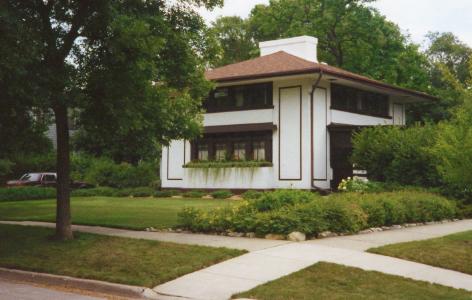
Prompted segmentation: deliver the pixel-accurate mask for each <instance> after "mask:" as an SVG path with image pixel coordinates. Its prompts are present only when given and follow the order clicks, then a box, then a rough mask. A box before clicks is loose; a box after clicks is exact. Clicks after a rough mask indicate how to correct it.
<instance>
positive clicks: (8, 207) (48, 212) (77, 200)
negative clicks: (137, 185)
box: [0, 197, 235, 230]
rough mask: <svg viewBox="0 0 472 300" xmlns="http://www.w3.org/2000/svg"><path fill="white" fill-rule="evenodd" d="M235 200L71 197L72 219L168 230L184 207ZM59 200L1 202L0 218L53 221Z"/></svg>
mask: <svg viewBox="0 0 472 300" xmlns="http://www.w3.org/2000/svg"><path fill="white" fill-rule="evenodd" d="M234 202H235V201H232V200H214V199H192V198H185V199H174V198H159V199H156V198H117V197H74V198H72V199H71V208H72V222H73V223H74V224H82V225H99V226H107V227H116V228H126V229H133V230H143V229H146V228H150V227H154V228H156V229H159V230H161V229H166V228H170V227H174V226H176V225H177V220H178V217H177V215H178V213H179V212H180V211H181V210H182V209H183V208H184V207H196V208H198V209H200V210H202V211H206V210H210V209H214V208H217V207H229V206H231V205H232V204H233V203H234ZM55 216H56V201H55V200H52V199H49V200H34V201H9V202H0V220H3V221H7V220H9V221H45V222H54V221H55Z"/></svg>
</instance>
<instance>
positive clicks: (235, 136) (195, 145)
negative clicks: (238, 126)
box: [191, 131, 272, 162]
mask: <svg viewBox="0 0 472 300" xmlns="http://www.w3.org/2000/svg"><path fill="white" fill-rule="evenodd" d="M191 145H192V148H191V152H192V161H207V160H219V161H221V160H226V161H229V160H246V161H252V160H257V161H269V162H272V131H255V132H236V133H217V134H205V135H204V136H203V137H202V138H199V139H197V140H195V141H193V142H192V143H191Z"/></svg>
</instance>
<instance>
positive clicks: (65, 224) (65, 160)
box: [54, 105, 74, 240]
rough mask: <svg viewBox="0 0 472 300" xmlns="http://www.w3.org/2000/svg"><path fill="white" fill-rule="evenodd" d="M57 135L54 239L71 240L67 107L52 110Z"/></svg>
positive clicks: (62, 106) (61, 106) (59, 106)
mask: <svg viewBox="0 0 472 300" xmlns="http://www.w3.org/2000/svg"><path fill="white" fill-rule="evenodd" d="M54 114H55V119H56V134H57V198H56V199H57V206H56V238H58V239H60V240H71V239H73V238H74V236H73V234H72V227H71V217H70V174H69V171H70V158H69V125H68V122H67V107H66V106H64V105H58V106H57V107H56V108H55V109H54Z"/></svg>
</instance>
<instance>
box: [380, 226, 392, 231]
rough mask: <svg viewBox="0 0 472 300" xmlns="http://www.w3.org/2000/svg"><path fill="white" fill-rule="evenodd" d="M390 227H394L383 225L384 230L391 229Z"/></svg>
mask: <svg viewBox="0 0 472 300" xmlns="http://www.w3.org/2000/svg"><path fill="white" fill-rule="evenodd" d="M390 229H392V228H390V227H389V226H382V230H384V231H385V230H390Z"/></svg>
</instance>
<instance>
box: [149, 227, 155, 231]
mask: <svg viewBox="0 0 472 300" xmlns="http://www.w3.org/2000/svg"><path fill="white" fill-rule="evenodd" d="M149 231H152V232H156V231H157V229H156V228H154V227H150V228H149Z"/></svg>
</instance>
